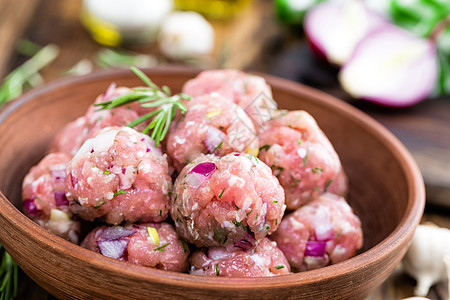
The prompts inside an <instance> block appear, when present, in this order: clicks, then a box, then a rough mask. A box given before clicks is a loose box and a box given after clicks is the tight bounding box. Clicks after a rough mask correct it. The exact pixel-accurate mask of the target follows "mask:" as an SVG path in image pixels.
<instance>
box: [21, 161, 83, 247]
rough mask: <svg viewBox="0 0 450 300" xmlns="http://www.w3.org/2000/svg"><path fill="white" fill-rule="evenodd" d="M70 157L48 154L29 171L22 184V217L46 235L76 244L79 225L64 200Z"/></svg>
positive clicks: (65, 199)
mask: <svg viewBox="0 0 450 300" xmlns="http://www.w3.org/2000/svg"><path fill="white" fill-rule="evenodd" d="M70 159H71V156H70V155H68V154H65V153H51V154H48V155H47V156H45V157H44V158H43V159H42V160H41V161H40V162H39V164H37V165H36V166H34V167H33V168H31V170H30V171H29V172H28V174H27V175H26V176H25V178H24V180H23V184H22V199H23V208H24V211H25V213H26V214H27V215H28V216H29V217H30V218H31V219H32V220H33V221H35V222H36V223H38V224H39V225H41V226H42V227H44V228H45V229H47V230H48V231H50V232H52V233H54V234H56V235H58V236H60V237H62V238H65V239H67V240H69V241H71V242H72V243H76V244H77V243H78V234H79V231H80V224H79V222H78V221H73V220H72V213H71V212H70V210H69V201H68V200H67V198H66V195H65V193H66V184H65V177H66V165H67V163H68V162H69V161H70Z"/></svg>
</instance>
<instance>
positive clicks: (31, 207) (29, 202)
mask: <svg viewBox="0 0 450 300" xmlns="http://www.w3.org/2000/svg"><path fill="white" fill-rule="evenodd" d="M22 204H23V208H24V209H25V210H26V211H27V213H28V215H29V216H30V217H36V216H38V215H40V214H41V213H42V211H41V210H40V209H38V208H37V207H36V205H35V203H34V200H33V199H26V200H23V203H22Z"/></svg>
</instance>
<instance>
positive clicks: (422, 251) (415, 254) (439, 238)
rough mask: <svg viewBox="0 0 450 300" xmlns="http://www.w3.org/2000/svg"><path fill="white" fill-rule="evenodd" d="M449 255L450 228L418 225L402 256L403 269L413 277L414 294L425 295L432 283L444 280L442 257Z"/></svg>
mask: <svg viewBox="0 0 450 300" xmlns="http://www.w3.org/2000/svg"><path fill="white" fill-rule="evenodd" d="M446 254H447V255H450V230H448V229H446V228H441V227H438V226H435V225H419V226H417V229H416V232H415V233H414V237H413V239H412V243H411V246H410V247H409V249H408V251H407V252H406V255H405V257H404V258H403V267H404V269H405V271H406V272H407V273H408V274H409V275H411V276H412V277H414V278H415V279H416V281H417V285H416V287H415V289H414V294H415V295H417V296H425V295H427V294H428V291H429V289H430V287H431V286H432V285H434V284H435V283H437V282H440V281H442V280H445V278H446V276H447V272H446V269H445V264H444V263H443V259H444V256H445V255H446Z"/></svg>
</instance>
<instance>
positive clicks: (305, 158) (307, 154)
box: [303, 152, 309, 167]
mask: <svg viewBox="0 0 450 300" xmlns="http://www.w3.org/2000/svg"><path fill="white" fill-rule="evenodd" d="M308 156H309V153H308V152H306V155H305V157H304V158H303V167H306V163H307V162H308Z"/></svg>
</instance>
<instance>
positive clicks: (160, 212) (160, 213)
mask: <svg viewBox="0 0 450 300" xmlns="http://www.w3.org/2000/svg"><path fill="white" fill-rule="evenodd" d="M159 216H160V217H162V210H161V209H160V210H159Z"/></svg>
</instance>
